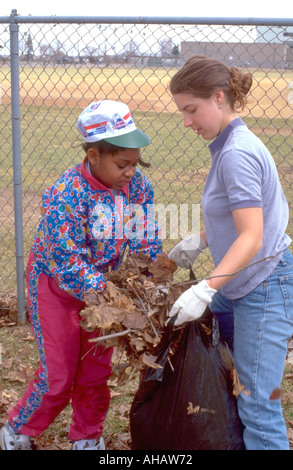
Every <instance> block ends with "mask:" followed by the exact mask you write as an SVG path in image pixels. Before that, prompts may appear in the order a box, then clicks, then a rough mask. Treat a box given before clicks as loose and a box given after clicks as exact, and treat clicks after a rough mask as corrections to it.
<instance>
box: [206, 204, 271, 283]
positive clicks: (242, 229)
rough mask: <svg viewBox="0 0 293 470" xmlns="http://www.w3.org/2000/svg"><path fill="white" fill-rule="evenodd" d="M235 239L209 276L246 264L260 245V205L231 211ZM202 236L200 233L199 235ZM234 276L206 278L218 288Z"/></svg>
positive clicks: (230, 271) (242, 266) (261, 226)
mask: <svg viewBox="0 0 293 470" xmlns="http://www.w3.org/2000/svg"><path fill="white" fill-rule="evenodd" d="M232 214H233V219H234V223H235V227H236V230H237V233H238V237H237V239H236V240H235V241H234V243H233V244H232V245H231V247H230V249H229V250H228V251H227V253H226V255H225V256H224V258H223V259H222V260H221V262H220V263H219V264H218V266H217V267H216V268H215V270H214V271H213V272H212V273H211V276H218V275H223V274H229V273H233V272H235V271H238V270H239V269H242V268H244V267H245V266H247V265H248V264H249V263H250V262H251V260H252V259H253V258H254V256H255V255H256V254H257V252H258V251H259V250H260V248H261V246H262V236H263V214H262V208H261V207H249V208H243V209H235V210H233V211H232ZM201 236H202V235H201ZM233 277H235V276H230V277H218V278H217V277H216V278H213V279H208V280H207V283H208V285H209V286H210V287H212V288H213V289H216V290H218V289H220V288H221V287H223V286H224V285H225V284H227V283H228V282H229V281H231V279H233Z"/></svg>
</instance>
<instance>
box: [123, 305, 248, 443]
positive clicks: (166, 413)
mask: <svg viewBox="0 0 293 470" xmlns="http://www.w3.org/2000/svg"><path fill="white" fill-rule="evenodd" d="M206 318H207V319H206V320H205V322H204V323H202V322H201V323H200V322H198V321H194V322H191V323H188V324H186V326H185V327H184V328H183V329H181V338H178V337H177V338H175V339H174V336H175V335H176V334H177V335H178V329H175V328H174V330H173V323H174V321H175V319H172V320H173V321H172V320H171V321H169V323H168V326H167V327H166V329H165V331H164V334H163V337H162V340H161V342H160V344H159V345H158V348H157V351H156V352H157V356H158V357H157V361H156V362H157V363H158V364H160V365H161V366H162V368H159V369H154V368H151V367H148V368H147V369H146V370H145V372H144V374H143V376H142V378H141V381H140V384H139V388H138V390H137V392H136V394H135V397H134V400H133V403H132V406H131V410H130V432H131V440H132V450H244V444H243V426H242V424H241V421H240V419H239V416H238V412H237V404H236V398H235V396H234V395H233V379H232V374H231V370H232V368H233V366H234V363H233V358H232V355H231V353H230V351H229V349H228V347H227V346H226V345H225V344H224V343H223V342H221V341H220V339H219V329H218V322H217V319H216V317H214V316H213V315H212V314H211V312H210V311H209V309H208V312H207V316H206ZM207 325H208V328H207V327H205V326H207ZM175 330H176V331H175ZM174 340H175V342H176V341H177V344H176V351H175V353H174V356H171V361H170V362H171V364H172V366H170V363H169V359H168V353H169V349H170V345H171V344H174ZM172 348H173V346H172ZM172 369H173V370H172Z"/></svg>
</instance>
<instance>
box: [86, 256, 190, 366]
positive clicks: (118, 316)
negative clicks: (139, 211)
mask: <svg viewBox="0 0 293 470" xmlns="http://www.w3.org/2000/svg"><path fill="white" fill-rule="evenodd" d="M176 269H177V266H176V264H175V263H174V261H172V260H170V259H169V258H168V257H167V256H166V255H164V254H161V255H158V257H157V260H156V261H153V260H152V259H151V258H150V257H149V256H147V255H143V254H136V255H132V256H128V257H127V259H126V260H125V261H124V262H123V263H121V265H120V267H119V268H118V269H117V270H115V271H114V270H113V271H110V272H109V273H108V274H107V280H106V288H105V290H104V291H103V292H98V291H95V290H94V289H90V290H89V291H87V293H86V295H85V301H86V305H87V306H86V308H84V309H83V310H82V311H81V312H80V315H81V326H82V327H83V328H84V329H85V330H87V331H99V334H100V337H97V339H96V340H95V339H94V340H91V341H93V342H95V341H99V342H102V344H104V345H105V346H106V347H109V346H115V347H116V348H118V349H119V350H120V351H121V352H122V353H125V354H126V357H127V360H128V362H129V365H130V366H131V367H133V368H135V369H137V370H142V369H143V368H144V367H145V366H151V367H155V368H156V367H159V366H158V365H157V364H156V363H155V360H156V357H155V355H154V354H155V349H156V346H157V345H158V343H159V342H160V340H161V337H162V333H163V331H164V328H165V324H166V321H167V319H168V311H169V310H170V309H171V307H172V306H173V304H174V302H175V301H176V299H177V298H178V297H179V296H180V295H181V293H182V292H183V291H184V290H186V288H187V287H189V285H188V286H187V287H186V286H185V285H184V283H180V284H175V283H174V282H173V274H174V272H175V271H176Z"/></svg>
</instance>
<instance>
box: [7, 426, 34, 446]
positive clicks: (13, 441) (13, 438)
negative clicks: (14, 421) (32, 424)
mask: <svg viewBox="0 0 293 470" xmlns="http://www.w3.org/2000/svg"><path fill="white" fill-rule="evenodd" d="M0 447H1V449H2V450H32V445H31V439H30V436H25V435H24V434H15V432H14V431H13V429H12V427H11V426H10V424H9V423H8V421H7V422H6V424H4V426H2V428H1V429H0Z"/></svg>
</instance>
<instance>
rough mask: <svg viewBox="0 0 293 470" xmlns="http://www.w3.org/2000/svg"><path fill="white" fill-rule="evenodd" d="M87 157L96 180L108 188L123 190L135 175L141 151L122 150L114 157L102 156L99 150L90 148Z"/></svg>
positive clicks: (110, 155) (110, 154) (109, 155)
mask: <svg viewBox="0 0 293 470" xmlns="http://www.w3.org/2000/svg"><path fill="white" fill-rule="evenodd" d="M87 157H88V159H89V162H90V167H91V173H92V175H93V176H94V178H96V179H97V180H99V181H100V182H101V183H103V184H104V185H105V186H107V187H108V188H111V189H121V188H123V187H124V186H126V185H127V184H128V183H129V182H130V181H131V179H132V178H133V176H134V175H135V172H136V165H137V163H138V160H139V157H140V150H139V149H125V150H122V149H121V150H119V151H118V152H117V153H115V154H114V155H113V154H112V153H108V154H106V155H102V156H101V155H100V154H99V152H98V150H97V149H95V148H90V149H89V150H88V153H87Z"/></svg>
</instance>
